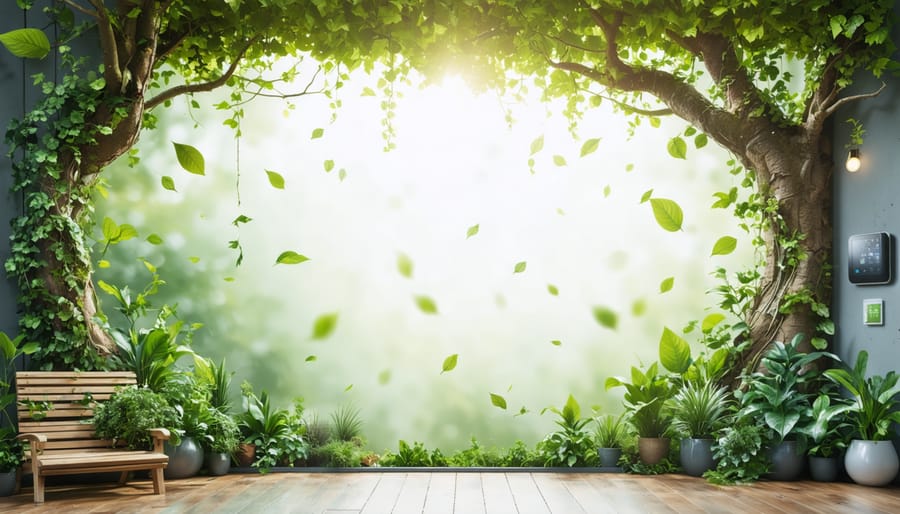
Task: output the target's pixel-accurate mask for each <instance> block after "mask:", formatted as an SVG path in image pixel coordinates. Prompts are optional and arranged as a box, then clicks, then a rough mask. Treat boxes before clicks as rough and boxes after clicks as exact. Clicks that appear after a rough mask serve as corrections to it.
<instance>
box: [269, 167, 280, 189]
mask: <svg viewBox="0 0 900 514" xmlns="http://www.w3.org/2000/svg"><path fill="white" fill-rule="evenodd" d="M266 176H267V177H269V184H272V187H274V188H275V189H284V177H282V176H281V174H280V173H278V172H277V171H272V170H266Z"/></svg>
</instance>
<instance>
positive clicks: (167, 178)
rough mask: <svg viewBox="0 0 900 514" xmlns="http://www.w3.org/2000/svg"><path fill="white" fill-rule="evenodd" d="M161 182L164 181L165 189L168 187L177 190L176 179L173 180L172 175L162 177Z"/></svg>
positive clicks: (170, 189)
mask: <svg viewBox="0 0 900 514" xmlns="http://www.w3.org/2000/svg"><path fill="white" fill-rule="evenodd" d="M160 182H161V183H162V187H163V189H168V190H169V191H176V189H175V180H173V179H172V177H170V176H168V175H166V176H164V177H163V178H161V179H160Z"/></svg>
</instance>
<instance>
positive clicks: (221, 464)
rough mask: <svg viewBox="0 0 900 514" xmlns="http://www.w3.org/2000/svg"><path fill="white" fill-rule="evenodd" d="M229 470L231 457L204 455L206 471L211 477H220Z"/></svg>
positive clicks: (225, 454) (225, 455) (226, 455)
mask: <svg viewBox="0 0 900 514" xmlns="http://www.w3.org/2000/svg"><path fill="white" fill-rule="evenodd" d="M230 469H231V455H229V454H227V453H219V452H215V453H214V452H210V453H207V454H206V471H207V472H208V473H209V474H210V475H213V476H222V475H225V474H227V473H228V470H230Z"/></svg>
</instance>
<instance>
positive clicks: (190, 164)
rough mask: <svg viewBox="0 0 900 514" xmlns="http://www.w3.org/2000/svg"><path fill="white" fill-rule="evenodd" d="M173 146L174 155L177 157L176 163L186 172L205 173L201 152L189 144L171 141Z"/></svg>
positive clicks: (204, 162) (204, 163)
mask: <svg viewBox="0 0 900 514" xmlns="http://www.w3.org/2000/svg"><path fill="white" fill-rule="evenodd" d="M172 144H173V145H174V146H175V157H177V158H178V164H180V165H181V167H182V168H184V170H185V171H187V172H188V173H193V174H194V175H205V174H206V161H205V160H204V159H203V154H202V153H200V151H199V150H197V149H196V148H194V147H193V146H191V145H183V144H181V143H176V142H174V141H172Z"/></svg>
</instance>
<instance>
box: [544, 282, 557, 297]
mask: <svg viewBox="0 0 900 514" xmlns="http://www.w3.org/2000/svg"><path fill="white" fill-rule="evenodd" d="M547 292H548V293H550V294H552V295H553V296H559V288H558V287H556V286H555V285H553V284H547Z"/></svg>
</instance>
